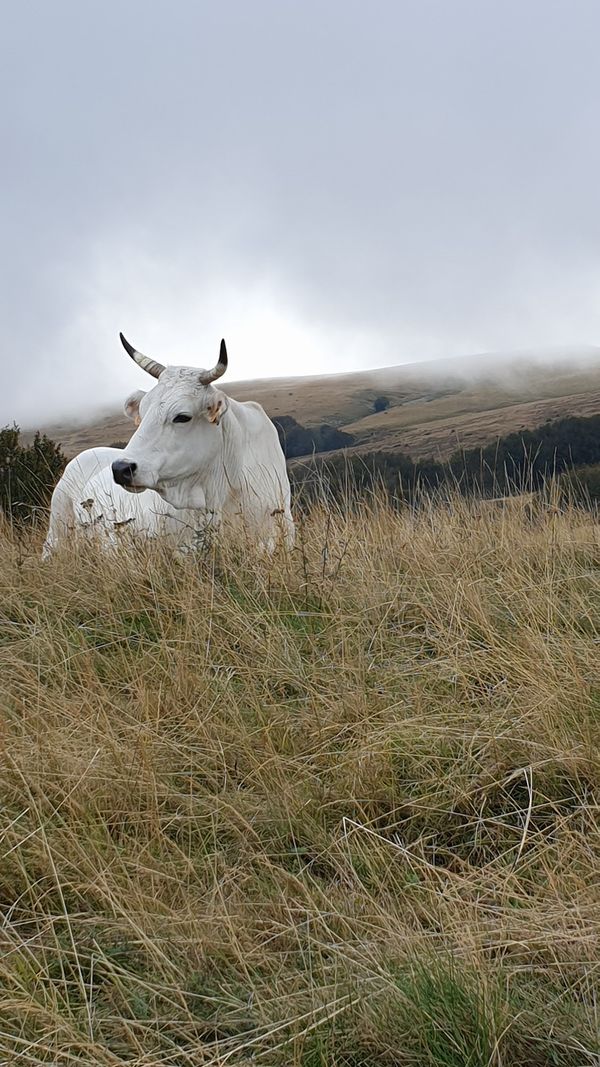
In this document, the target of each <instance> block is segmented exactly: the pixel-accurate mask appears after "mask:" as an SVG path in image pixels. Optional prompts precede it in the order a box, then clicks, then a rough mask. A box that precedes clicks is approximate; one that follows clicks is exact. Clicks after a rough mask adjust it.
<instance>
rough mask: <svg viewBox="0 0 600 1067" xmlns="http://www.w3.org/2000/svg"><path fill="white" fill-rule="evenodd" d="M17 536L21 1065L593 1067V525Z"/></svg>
mask: <svg viewBox="0 0 600 1067" xmlns="http://www.w3.org/2000/svg"><path fill="white" fill-rule="evenodd" d="M41 539H42V534H41V533H40V532H38V531H35V530H34V531H31V530H21V531H19V530H17V529H15V530H12V529H10V528H9V527H5V528H4V529H3V530H2V531H1V533H0V555H1V563H0V657H1V667H0V671H1V673H0V678H1V680H2V685H1V689H2V692H1V696H0V737H1V746H0V751H1V760H2V772H1V775H0V839H1V840H0V856H1V860H0V899H1V907H2V912H1V914H2V925H1V926H0V941H1V949H2V954H1V960H0V1063H2V1064H17V1063H18V1064H23V1065H24V1067H25V1065H37V1064H57V1065H58V1064H59V1065H63V1064H64V1065H86V1067H89V1065H91V1064H94V1065H95V1064H99V1065H102V1067H118V1065H125V1064H127V1065H128V1067H163V1065H164V1067H167V1065H169V1067H200V1065H202V1067H208V1065H212V1067H225V1065H235V1067H242V1065H244V1067H246V1065H250V1064H260V1063H264V1064H265V1065H268V1067H279V1065H281V1067H388V1065H390V1067H391V1065H402V1067H404V1065H406V1067H486V1065H490V1067H548V1065H554V1067H584V1065H588V1064H598V1062H600V1018H599V1008H598V989H599V974H600V939H599V935H600V807H599V803H600V760H599V756H600V665H599V657H598V652H599V643H600V527H599V526H598V524H597V522H596V520H595V517H594V515H593V514H590V513H589V512H584V511H579V510H577V509H575V508H568V507H557V506H554V505H553V503H552V501H551V500H549V499H547V498H544V499H539V500H538V501H532V500H531V499H528V500H527V499H525V498H523V499H515V500H510V501H504V502H501V503H496V504H494V503H489V502H488V503H485V504H484V503H482V502H479V503H478V502H477V501H471V502H467V501H465V500H461V499H456V500H452V501H450V502H446V503H444V502H443V501H437V502H435V501H429V502H427V501H423V502H421V504H420V506H419V507H418V508H414V509H412V510H409V509H405V510H397V509H396V510H394V509H392V508H391V507H390V506H389V505H388V504H387V503H384V502H383V501H380V500H377V499H373V500H371V501H370V502H366V503H364V504H356V506H354V507H353V508H351V509H340V510H335V509H334V510H332V509H325V508H321V507H319V506H315V507H314V508H313V509H312V510H311V511H310V513H309V514H307V515H305V516H303V517H302V518H301V520H300V522H299V528H298V540H297V545H296V547H295V549H294V551H293V552H292V553H291V554H289V555H286V554H284V553H282V554H281V555H278V556H277V557H276V558H275V559H274V560H272V561H266V560H264V559H261V558H260V557H257V556H256V555H255V554H254V553H253V551H252V549H251V547H250V546H248V545H245V544H243V543H236V544H233V545H232V544H230V545H224V544H221V545H219V544H217V543H213V544H208V545H206V546H205V548H204V549H203V550H202V551H199V552H198V554H197V555H195V556H193V557H188V558H185V559H182V560H173V559H171V558H170V557H169V556H168V555H167V554H166V552H164V551H161V550H160V549H159V548H154V549H152V550H151V549H148V548H146V549H143V548H140V547H139V546H137V547H136V546H127V545H125V546H124V548H123V551H122V552H120V553H119V554H117V555H115V556H112V557H106V556H102V555H101V554H99V553H98V552H95V551H94V550H93V549H92V548H90V547H89V546H87V547H80V548H71V549H69V550H68V551H67V552H65V553H63V554H62V556H58V557H56V558H55V559H53V560H51V561H50V562H49V563H47V564H42V563H41V562H40V560H39V550H40V547H41Z"/></svg>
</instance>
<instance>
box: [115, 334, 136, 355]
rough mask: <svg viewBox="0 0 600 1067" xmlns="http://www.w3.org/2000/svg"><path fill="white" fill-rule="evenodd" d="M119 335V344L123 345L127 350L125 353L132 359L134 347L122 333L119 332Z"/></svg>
mask: <svg viewBox="0 0 600 1067" xmlns="http://www.w3.org/2000/svg"><path fill="white" fill-rule="evenodd" d="M119 337H120V338H121V344H122V345H123V348H124V349H125V351H126V352H127V355H128V356H131V358H132V359H133V358H134V352H135V348H134V347H133V345H130V344H129V341H128V340H127V338H126V337H124V336H123V334H122V333H120V334H119Z"/></svg>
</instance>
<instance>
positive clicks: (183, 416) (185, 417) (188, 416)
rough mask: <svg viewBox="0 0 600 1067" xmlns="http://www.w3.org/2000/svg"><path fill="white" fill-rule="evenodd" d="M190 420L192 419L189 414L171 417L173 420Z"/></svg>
mask: <svg viewBox="0 0 600 1067" xmlns="http://www.w3.org/2000/svg"><path fill="white" fill-rule="evenodd" d="M191 421H192V416H191V415H176V416H175V418H174V419H173V422H191Z"/></svg>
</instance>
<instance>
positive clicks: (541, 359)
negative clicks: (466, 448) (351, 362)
mask: <svg viewBox="0 0 600 1067" xmlns="http://www.w3.org/2000/svg"><path fill="white" fill-rule="evenodd" d="M595 371H600V347H595V346H592V345H589V346H578V347H572V348H570V347H556V348H546V349H523V350H517V351H511V352H480V353H473V354H470V355H462V356H455V357H448V358H443V359H439V358H438V359H421V360H417V361H414V362H410V363H403V364H397V365H395V366H387V367H380V368H376V369H371V368H367V369H364V370H358V371H351V372H344V373H339V374H322V375H317V374H311V375H285V376H278V377H261V378H254V379H250V378H245V379H238V380H232V381H229V380H227V379H226V380H225V381H224V382H223V383H222V388H223V389H224V390H225V391H226V392H227V393H229V394H230V395H231V396H233V397H236V398H237V399H239V400H247V399H256V400H258V401H259V402H261V403H263V405H264V406H265V408H266V410H267V412H268V413H270V414H272V412H271V411H270V410H269V409H270V404H275V405H276V407H277V412H276V413H277V414H281V412H282V411H284V412H285V411H286V410H287V407H286V405H287V406H288V407H289V409H290V410H291V409H292V408H293V399H292V398H294V397H295V396H297V394H306V397H307V404H308V403H310V401H309V400H308V398H309V397H310V396H311V395H314V391H315V390H316V391H317V392H318V391H319V386H322V388H323V390H324V391H326V393H327V395H330V396H331V397H332V404H333V398H334V397H335V396H336V395H338V390H342V389H343V392H344V394H345V395H346V396H347V397H350V396H351V395H352V394H353V393H354V392H355V391H356V392H357V393H358V392H364V391H365V390H378V389H381V390H385V389H386V388H389V389H395V390H396V391H397V390H398V389H399V388H400V389H402V386H403V384H404V383H406V386H407V389H408V390H409V391H410V392H411V393H414V392H415V391H417V392H418V390H419V389H420V388H421V387H422V388H423V389H424V390H428V389H434V390H435V389H443V388H450V389H457V390H462V389H469V388H470V387H472V388H475V389H477V388H485V387H486V386H488V385H489V386H493V387H495V388H499V389H505V390H506V391H508V392H510V393H513V394H514V395H515V396H516V397H519V395H521V393H522V397H523V399H526V398H529V397H531V395H532V391H533V392H534V393H535V390H536V383H540V385H541V383H542V381H543V383H544V384H546V383H547V378H548V374H551V375H552V376H553V377H556V378H561V379H563V378H569V377H570V376H573V378H574V379H577V380H574V381H573V392H579V391H585V389H586V387H587V384H588V383H587V382H586V380H585V376H586V375H587V374H590V375H593V374H594V372H595ZM581 375H583V376H584V377H583V380H581V378H579V379H578V376H581ZM144 377H145V376H143V377H142V376H141V375H140V376H139V383H138V385H139V386H146V387H147V388H148V389H150V388H152V381H151V379H150V378H146V380H145V381H144ZM596 384H597V383H595V382H593V381H592V380H590V383H589V386H590V388H592V387H595V385H596ZM129 391H130V390H128V389H124V390H123V394H122V397H120V398H119V400H115V401H114V402H113V403H108V404H107V403H106V402H103V403H102V404H101V405H97V406H95V407H94V406H93V404H92V403H91V402H90V399H91V398H90V396H88V397H87V398H86V404H85V408H84V410H82V407H81V404H78V403H77V401H76V400H75V398H73V399H72V400H71V402H70V403H68V402H67V400H66V402H65V407H64V408H63V410H62V412H61V414H58V413H56V414H54V413H53V414H48V415H47V416H46V417H44V416H42V417H37V418H36V417H33V418H30V419H24V420H23V422H22V424H21V425H22V428H23V429H24V430H25V431H27V432H31V431H33V430H35V429H38V428H41V429H43V430H45V431H46V432H49V433H55V434H57V435H58V436H60V432H61V431H63V432H64V431H67V430H71V429H76V428H78V427H86V426H90V425H93V424H97V423H100V422H102V421H104V420H115V419H116V418H118V417H120V416H121V415H122V412H123V401H124V400H125V398H126V396H127V395H128V393H129ZM308 421H310V419H309V420H308Z"/></svg>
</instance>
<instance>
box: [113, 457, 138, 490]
mask: <svg viewBox="0 0 600 1067" xmlns="http://www.w3.org/2000/svg"><path fill="white" fill-rule="evenodd" d="M136 470H137V463H129V462H128V461H127V460H126V459H116V460H115V462H114V463H113V465H112V472H113V478H114V480H115V482H116V483H117V485H133V476H134V474H135V472H136Z"/></svg>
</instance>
